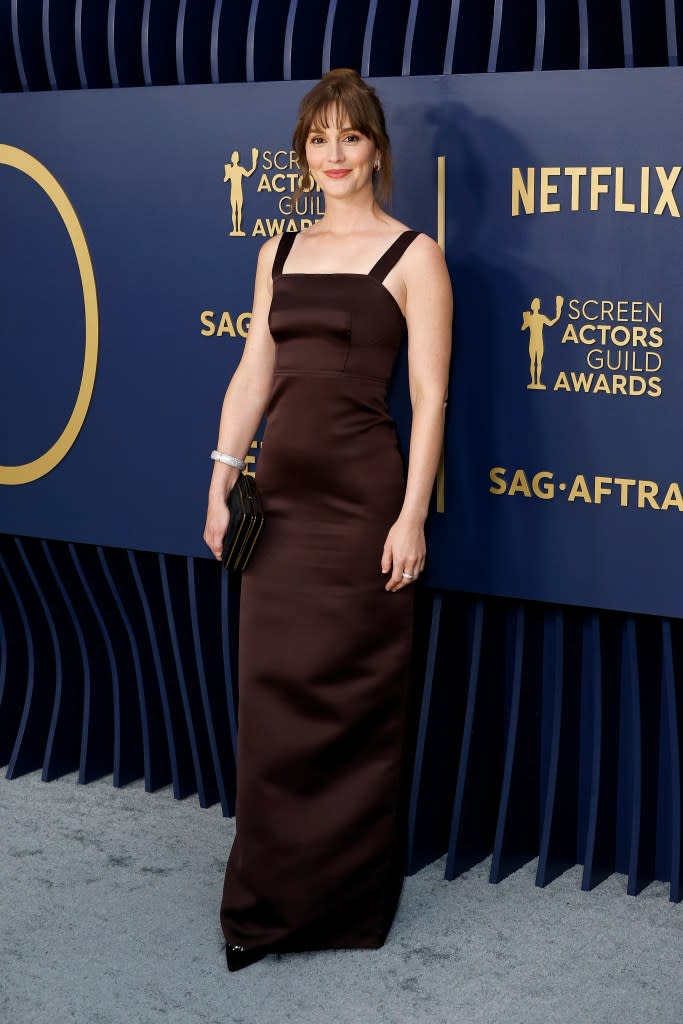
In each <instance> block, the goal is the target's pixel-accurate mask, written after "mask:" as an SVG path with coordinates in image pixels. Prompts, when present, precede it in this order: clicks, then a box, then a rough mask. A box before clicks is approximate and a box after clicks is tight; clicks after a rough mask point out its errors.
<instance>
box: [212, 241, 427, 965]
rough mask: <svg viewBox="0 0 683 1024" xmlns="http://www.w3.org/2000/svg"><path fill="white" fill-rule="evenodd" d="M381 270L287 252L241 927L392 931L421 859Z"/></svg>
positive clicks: (267, 460)
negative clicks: (409, 846) (390, 541)
mask: <svg viewBox="0 0 683 1024" xmlns="http://www.w3.org/2000/svg"><path fill="white" fill-rule="evenodd" d="M416 234H417V233H416V232H413V231H405V232H403V233H402V234H401V235H400V236H399V237H398V238H397V239H396V241H395V242H394V243H393V244H392V245H391V246H390V247H389V248H388V250H387V251H386V252H385V254H384V255H383V256H382V257H381V259H380V260H379V261H378V263H377V264H376V265H375V267H374V268H373V269H372V270H371V271H370V273H369V274H351V273H336V274H335V273H333V274H315V273H313V274H297V273H289V274H288V273H283V268H284V263H285V260H286V258H287V255H288V253H289V250H290V248H291V246H292V243H293V241H294V239H295V238H296V235H295V234H285V235H283V236H282V238H281V239H280V242H279V246H278V249H277V253H276V257H275V260H274V264H273V298H272V303H271V309H270V316H269V325H270V331H271V333H272V336H273V338H274V340H275V343H276V366H275V375H274V382H273V388H272V392H271V395H270V399H269V403H268V406H267V409H266V428H265V432H264V435H263V446H262V449H261V453H260V455H259V461H258V464H257V469H256V481H257V485H258V487H259V490H260V492H261V496H262V499H263V504H264V511H265V516H266V523H265V527H264V530H263V533H262V534H261V537H260V538H259V541H258V543H257V545H256V548H255V549H254V553H253V555H252V560H251V562H250V564H249V566H248V567H247V569H246V570H245V571H244V573H243V579H242V590H241V599H240V625H239V707H238V737H237V797H236V834H235V840H234V843H233V846H232V849H231V851H230V856H229V858H228V863H227V866H226V870H225V882H224V887H223V897H222V902H221V909H220V920H221V926H222V930H223V934H224V936H225V938H226V939H227V941H228V942H230V943H235V944H239V945H242V946H244V947H245V948H247V949H248V948H251V947H255V946H270V947H276V948H277V949H279V950H282V951H291V950H304V949H309V950H310V949H326V948H377V947H379V946H381V945H382V944H383V942H384V941H385V938H386V936H387V933H388V931H389V928H390V926H391V923H392V920H393V917H394V914H395V911H396V907H397V904H398V899H399V896H400V892H401V887H402V883H403V876H404V871H405V846H406V843H405V820H406V813H405V811H406V805H407V800H406V795H407V777H408V770H407V769H408V764H407V762H408V757H409V752H408V751H407V749H406V746H407V744H406V736H407V718H408V715H407V711H408V700H409V669H410V655H411V648H412V640H413V594H414V591H413V587H412V586H408V587H403V588H402V589H401V590H399V591H396V592H394V593H392V592H389V591H386V590H385V589H384V588H385V584H386V581H387V578H388V577H387V576H386V575H382V573H381V567H380V560H381V556H382V549H383V546H384V542H385V540H386V535H387V532H388V530H389V528H390V526H391V525H392V523H393V522H394V521H395V520H396V518H397V516H398V514H399V512H400V509H401V505H402V502H403V497H404V493H405V466H404V462H403V458H402V456H401V452H400V450H399V446H398V437H397V433H396V427H395V423H394V420H393V419H392V417H391V415H390V413H389V411H388V409H387V405H386V394H387V386H388V382H389V379H390V376H391V372H392V368H393V364H394V361H395V357H396V355H397V353H398V350H399V347H400V345H401V341H402V339H403V337H404V333H405V326H406V325H405V320H404V318H403V315H402V313H401V311H400V308H399V306H398V304H397V302H396V301H395V299H394V298H393V296H392V295H391V293H390V292H389V291H388V290H387V288H386V287H385V286H384V285H383V283H382V282H383V280H384V279H385V277H386V275H387V274H388V273H389V271H390V270H391V269H392V267H393V266H394V265H395V264H396V262H397V261H398V260H399V259H400V257H401V256H402V254H403V252H404V251H405V250H406V249H407V247H408V246H409V245H410V243H411V242H412V241H413V239H414V238H415V237H416Z"/></svg>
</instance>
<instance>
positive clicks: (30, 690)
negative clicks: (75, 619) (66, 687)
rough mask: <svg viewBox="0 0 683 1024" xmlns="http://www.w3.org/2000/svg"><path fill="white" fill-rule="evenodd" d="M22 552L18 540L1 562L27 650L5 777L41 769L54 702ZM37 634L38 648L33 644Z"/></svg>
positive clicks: (41, 631)
mask: <svg viewBox="0 0 683 1024" xmlns="http://www.w3.org/2000/svg"><path fill="white" fill-rule="evenodd" d="M22 551H23V548H22V547H21V542H20V541H17V542H16V544H15V545H14V547H13V548H8V549H7V550H6V553H5V560H4V562H3V568H4V569H5V571H6V573H7V582H8V583H9V586H10V588H11V590H12V596H13V597H14V601H15V602H16V605H17V608H18V611H19V616H20V619H21V628H22V633H23V639H24V642H25V644H26V650H27V665H26V689H25V690H24V704H23V707H22V712H21V719H20V721H19V725H18V726H17V733H16V736H15V738H14V745H13V747H12V752H11V754H10V758H9V764H8V766H7V778H8V779H13V778H15V777H16V776H18V775H23V774H25V773H26V772H31V771H35V770H36V769H37V768H42V765H43V759H44V756H45V745H46V743H47V736H48V732H49V728H50V714H51V711H52V707H53V705H54V674H53V676H52V678H50V677H49V675H48V674H47V673H46V672H45V660H44V657H43V660H42V661H41V663H40V665H39V666H38V665H37V651H38V650H43V651H44V648H43V647H42V641H43V640H44V639H45V637H44V617H43V616H42V614H41V609H40V606H39V605H38V603H37V601H36V596H35V593H34V592H32V590H31V589H29V588H30V580H29V579H28V578H27V572H26V564H25V561H24V559H23V558H22V557H21V555H22ZM37 605H38V606H37ZM38 635H40V640H41V646H40V647H38V644H37V643H36V640H37V637H38Z"/></svg>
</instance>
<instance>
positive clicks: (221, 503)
mask: <svg viewBox="0 0 683 1024" xmlns="http://www.w3.org/2000/svg"><path fill="white" fill-rule="evenodd" d="M229 520H230V513H229V512H228V506H227V503H226V501H225V500H224V499H223V498H220V497H218V498H213V497H210V498H209V508H208V511H207V513H206V526H205V527H204V540H205V542H206V543H207V544H208V546H209V547H210V548H211V551H212V552H213V554H214V556H215V557H216V558H218V559H220V557H221V555H222V553H223V539H224V537H225V534H226V533H227V529H228V522H229Z"/></svg>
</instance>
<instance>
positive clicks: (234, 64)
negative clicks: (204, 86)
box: [211, 0, 251, 82]
mask: <svg viewBox="0 0 683 1024" xmlns="http://www.w3.org/2000/svg"><path fill="white" fill-rule="evenodd" d="M250 10H251V0H215V5H214V11H213V18H212V21H211V81H212V82H245V81H246V78H247V29H248V26H249V11H250Z"/></svg>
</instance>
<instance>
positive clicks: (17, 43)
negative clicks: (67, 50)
mask: <svg viewBox="0 0 683 1024" xmlns="http://www.w3.org/2000/svg"><path fill="white" fill-rule="evenodd" d="M12 42H13V44H14V56H15V60H16V63H17V70H18V72H19V81H20V82H21V87H22V89H23V90H24V91H25V92H28V91H29V90H31V89H49V88H50V79H49V78H48V74H47V64H46V63H45V50H44V47H43V0H12Z"/></svg>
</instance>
